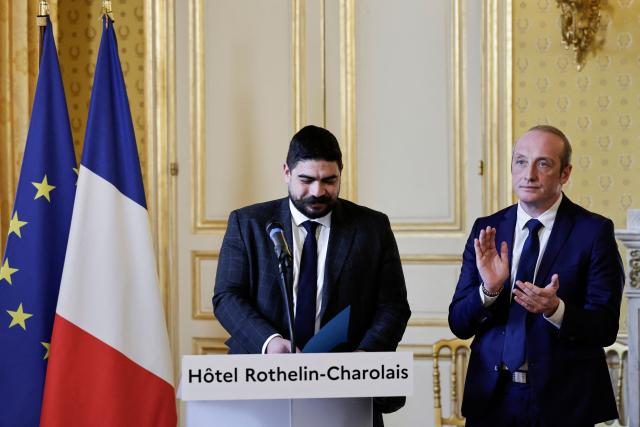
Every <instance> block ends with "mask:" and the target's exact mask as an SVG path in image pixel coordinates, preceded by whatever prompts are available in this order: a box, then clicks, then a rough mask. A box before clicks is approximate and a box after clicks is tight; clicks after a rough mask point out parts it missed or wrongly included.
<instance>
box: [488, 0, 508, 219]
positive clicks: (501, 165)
mask: <svg viewBox="0 0 640 427" xmlns="http://www.w3.org/2000/svg"><path fill="white" fill-rule="evenodd" d="M483 15H484V16H483V18H484V19H483V20H482V22H483V25H484V26H483V31H482V37H483V46H484V50H485V56H484V63H483V67H482V98H483V125H482V126H483V132H482V135H483V146H484V147H485V148H484V153H483V157H484V162H485V168H484V170H485V172H484V175H485V176H484V180H483V210H484V212H485V213H491V212H495V211H497V210H499V209H501V208H503V207H505V206H507V205H510V204H512V203H513V202H514V197H513V193H512V191H511V174H510V173H509V171H510V166H511V146H512V143H513V113H512V102H513V89H512V84H513V83H512V82H513V65H512V63H513V60H512V58H513V36H512V27H513V22H512V21H513V12H512V0H504V1H502V0H485V2H484V3H483Z"/></svg>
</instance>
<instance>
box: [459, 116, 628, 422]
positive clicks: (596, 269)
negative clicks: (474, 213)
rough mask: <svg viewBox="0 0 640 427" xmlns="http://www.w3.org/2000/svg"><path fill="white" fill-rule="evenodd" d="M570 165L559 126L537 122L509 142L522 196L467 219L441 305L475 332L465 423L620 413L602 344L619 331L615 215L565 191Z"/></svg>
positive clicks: (620, 279)
mask: <svg viewBox="0 0 640 427" xmlns="http://www.w3.org/2000/svg"><path fill="white" fill-rule="evenodd" d="M570 174H571V146H570V144H569V141H568V140H567V138H566V136H565V135H564V134H563V133H562V132H561V131H560V130H558V129H556V128H554V127H552V126H536V127H533V128H532V129H530V130H529V131H528V132H527V133H525V134H524V135H523V136H522V137H521V138H520V139H519V140H518V141H517V143H516V145H515V147H514V149H513V155H512V163H511V175H512V181H513V189H514V192H515V193H516V194H517V196H518V199H519V202H518V204H516V205H513V206H510V207H508V208H506V209H503V210H501V211H499V212H497V213H495V214H493V215H490V216H488V217H484V218H479V219H478V220H476V222H475V224H474V226H473V230H472V231H471V235H470V236H469V240H468V241H467V245H466V247H465V251H464V255H463V265H462V270H461V273H460V278H459V280H458V284H457V287H456V291H455V294H454V296H453V300H452V302H451V305H450V307H449V325H450V327H451V330H452V331H453V333H454V334H455V335H457V336H458V337H460V338H470V337H474V340H473V342H472V344H471V356H470V360H469V367H468V371H467V378H466V383H465V392H464V399H463V404H462V412H463V414H464V415H465V416H466V417H467V425H468V426H518V427H520V426H587V425H590V426H592V425H594V424H595V423H597V422H600V421H605V420H609V419H614V418H616V417H617V410H616V404H615V399H614V395H613V390H612V385H611V381H610V378H609V373H608V369H607V364H606V361H605V355H604V351H603V349H602V348H603V347H604V346H607V345H610V344H612V343H613V342H614V341H615V339H616V335H617V332H618V320H619V314H620V300H621V297H622V288H623V284H624V272H623V269H622V262H621V260H620V255H619V253H618V248H617V245H616V242H615V238H614V233H613V223H612V222H611V220H609V219H607V218H604V217H602V216H600V215H597V214H595V213H592V212H589V211H587V210H586V209H583V208H582V207H580V206H578V205H576V204H574V203H572V202H571V201H570V200H569V199H568V198H567V197H566V196H565V195H564V194H563V193H562V185H563V184H565V183H566V182H567V180H568V179H569V176H570ZM496 242H500V247H496Z"/></svg>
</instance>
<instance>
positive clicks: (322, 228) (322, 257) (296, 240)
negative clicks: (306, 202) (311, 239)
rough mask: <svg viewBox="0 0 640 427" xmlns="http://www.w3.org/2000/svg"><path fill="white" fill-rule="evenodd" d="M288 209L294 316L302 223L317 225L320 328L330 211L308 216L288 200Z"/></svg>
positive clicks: (266, 343)
mask: <svg viewBox="0 0 640 427" xmlns="http://www.w3.org/2000/svg"><path fill="white" fill-rule="evenodd" d="M289 210H290V211H291V231H292V237H293V254H292V256H293V313H294V316H295V312H296V303H297V300H298V277H299V276H300V260H301V258H302V248H303V247H304V240H305V238H306V237H307V230H306V229H305V228H304V226H303V225H302V223H304V222H305V221H315V222H317V223H318V224H319V225H318V227H317V228H316V240H317V242H318V274H317V277H318V283H317V286H316V326H315V331H316V332H318V329H320V313H321V312H322V288H323V287H324V266H325V263H326V260H327V246H328V245H329V233H330V231H331V212H329V213H328V214H326V215H325V216H323V217H320V218H314V219H311V218H308V217H307V216H306V215H304V214H303V213H302V212H300V211H299V210H298V209H297V208H296V207H295V206H294V205H293V203H292V202H291V200H289ZM279 336H281V335H280V334H273V335H271V336H270V337H269V338H267V340H266V341H265V342H264V344H263V345H262V353H266V352H267V346H268V345H269V342H271V340H272V339H273V338H275V337H279Z"/></svg>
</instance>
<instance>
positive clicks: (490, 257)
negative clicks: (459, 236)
mask: <svg viewBox="0 0 640 427" xmlns="http://www.w3.org/2000/svg"><path fill="white" fill-rule="evenodd" d="M473 247H474V249H475V252H476V266H477V267H478V271H479V272H480V277H481V278H482V282H483V283H484V287H485V289H486V290H487V291H489V292H498V291H500V290H501V289H502V286H503V284H504V282H505V281H506V280H507V279H508V278H509V253H508V250H509V249H508V248H507V242H502V243H501V244H500V253H498V251H497V249H496V229H495V228H493V227H487V228H486V229H483V230H480V235H479V236H478V238H477V239H474V240H473Z"/></svg>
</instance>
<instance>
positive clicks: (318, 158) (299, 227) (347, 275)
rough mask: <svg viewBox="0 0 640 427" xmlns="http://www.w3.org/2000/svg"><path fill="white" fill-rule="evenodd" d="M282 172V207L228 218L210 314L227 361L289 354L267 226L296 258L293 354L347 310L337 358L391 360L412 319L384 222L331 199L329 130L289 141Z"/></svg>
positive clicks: (333, 145) (336, 181) (278, 203)
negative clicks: (223, 335) (341, 354)
mask: <svg viewBox="0 0 640 427" xmlns="http://www.w3.org/2000/svg"><path fill="white" fill-rule="evenodd" d="M283 168H284V178H285V181H286V183H287V185H288V190H289V197H288V198H284V199H280V200H274V201H270V202H266V203H260V204H257V205H252V206H248V207H245V208H242V209H239V210H236V211H233V212H232V213H231V215H230V216H229V222H228V226H227V232H226V234H225V237H224V241H223V243H222V249H221V251H220V258H219V261H218V270H217V274H216V284H215V292H214V297H213V307H214V312H215V316H216V318H217V319H218V320H219V321H220V323H221V324H222V326H223V327H224V328H225V329H226V330H227V331H228V332H229V334H230V335H231V337H230V338H229V340H228V341H227V345H228V347H229V350H230V352H231V353H283V352H288V351H289V346H290V341H289V338H290V337H289V333H288V326H287V311H286V306H285V304H284V301H283V296H282V293H281V291H280V287H279V284H278V280H279V279H278V274H279V273H278V260H277V258H276V255H275V253H274V250H273V244H272V242H271V241H270V239H269V236H268V235H267V232H266V231H265V230H266V227H267V224H268V223H269V222H270V221H274V220H275V221H278V222H280V223H281V224H283V226H284V234H285V236H286V240H287V242H288V245H289V247H290V248H292V252H293V292H292V294H293V298H294V306H295V329H296V332H295V333H296V343H297V344H298V348H302V347H303V345H304V343H305V342H306V341H307V340H308V339H309V338H310V337H311V336H313V334H314V333H315V332H317V331H318V329H319V328H320V327H322V326H323V325H324V324H325V323H326V322H327V321H329V320H331V319H332V318H333V317H334V316H335V315H336V314H338V313H339V312H341V311H342V310H343V309H345V308H346V307H347V306H351V318H350V323H349V331H348V342H347V343H346V345H345V346H344V347H343V348H341V350H343V351H356V350H361V351H393V350H395V348H396V347H397V345H398V342H399V341H400V340H401V338H402V335H403V333H404V330H405V327H406V324H407V321H408V319H409V316H410V313H411V312H410V310H409V305H408V302H407V292H406V287H405V282H404V276H403V273H402V266H401V264H400V256H399V253H398V248H397V245H396V242H395V238H394V236H393V233H392V231H391V227H390V224H389V219H388V218H387V216H386V215H384V214H382V213H380V212H376V211H373V210H371V209H368V208H365V207H362V206H358V205H356V204H354V203H351V202H349V201H346V200H343V199H339V198H338V194H339V191H340V177H341V172H342V154H341V152H340V147H339V145H338V141H337V140H336V138H335V137H334V136H333V135H332V134H331V133H330V132H329V131H327V130H326V129H323V128H319V127H316V126H307V127H305V128H303V129H301V130H300V131H299V132H298V133H297V134H296V135H294V137H293V139H292V140H291V144H290V146H289V151H288V154H287V160H286V163H285V164H284V166H283ZM311 253H313V256H312V257H310V256H309V254H311ZM299 335H300V336H299ZM392 406H393V405H392ZM396 406H397V405H396ZM380 409H381V410H383V411H388V410H391V409H397V408H393V407H387V408H380Z"/></svg>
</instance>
